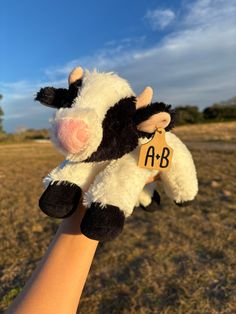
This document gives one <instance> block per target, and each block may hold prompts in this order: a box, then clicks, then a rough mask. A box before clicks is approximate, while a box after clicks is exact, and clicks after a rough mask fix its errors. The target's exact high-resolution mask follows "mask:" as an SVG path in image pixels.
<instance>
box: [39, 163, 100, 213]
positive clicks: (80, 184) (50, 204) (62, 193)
mask: <svg viewBox="0 0 236 314" xmlns="http://www.w3.org/2000/svg"><path fill="white" fill-rule="evenodd" d="M104 166H105V165H104ZM101 168H102V169H103V167H102V164H101V163H97V164H96V165H95V164H92V163H76V162H70V161H68V160H66V161H64V162H63V163H62V164H61V165H59V166H58V167H57V168H56V169H54V170H53V171H52V172H51V173H50V174H49V175H48V176H47V177H46V178H45V179H44V184H45V185H46V186H47V188H46V190H45V191H44V193H43V194H42V196H41V198H40V200H39V207H40V208H41V210H42V211H43V212H44V213H45V214H47V215H48V216H51V217H56V218H65V217H68V216H70V215H72V213H73V212H74V211H75V210H76V208H77V205H78V203H79V200H80V198H81V196H82V190H85V189H87V188H88V186H89V184H91V182H92V181H93V180H94V177H95V176H96V174H97V173H98V171H99V170H100V169H101Z"/></svg>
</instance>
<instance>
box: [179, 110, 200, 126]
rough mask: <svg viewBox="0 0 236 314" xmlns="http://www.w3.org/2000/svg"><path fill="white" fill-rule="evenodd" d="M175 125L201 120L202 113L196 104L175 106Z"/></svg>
mask: <svg viewBox="0 0 236 314" xmlns="http://www.w3.org/2000/svg"><path fill="white" fill-rule="evenodd" d="M175 111H176V125H183V124H193V123H200V122H202V119H203V115H202V112H200V111H199V109H198V107H197V106H182V107H177V108H175Z"/></svg>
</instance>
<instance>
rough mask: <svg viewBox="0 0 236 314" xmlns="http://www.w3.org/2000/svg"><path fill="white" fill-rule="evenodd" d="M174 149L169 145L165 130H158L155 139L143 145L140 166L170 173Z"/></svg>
mask: <svg viewBox="0 0 236 314" xmlns="http://www.w3.org/2000/svg"><path fill="white" fill-rule="evenodd" d="M172 156H173V149H172V148H171V147H170V146H169V145H167V143H166V139H165V130H164V129H162V128H158V129H157V130H156V132H155V134H154V136H153V138H152V139H151V140H150V141H149V142H147V143H145V144H143V145H141V148H140V153H139V161H138V166H139V167H141V168H147V169H151V170H160V171H168V170H169V169H170V167H171V161H172Z"/></svg>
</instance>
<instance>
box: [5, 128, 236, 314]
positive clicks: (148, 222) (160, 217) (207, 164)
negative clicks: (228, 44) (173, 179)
mask: <svg viewBox="0 0 236 314" xmlns="http://www.w3.org/2000/svg"><path fill="white" fill-rule="evenodd" d="M217 125H218V124H217ZM234 128H235V126H234V124H232V123H229V124H225V123H224V129H228V132H229V134H226V135H225V136H224V137H223V138H222V137H221V136H222V135H221V134H219V136H220V137H217V140H218V141H221V140H230V141H231V143H232V141H233V140H234V139H235V137H234V136H235V131H234V130H235V129H234ZM200 129H201V127H200V126H197V127H196V126H192V127H188V128H187V127H181V128H178V129H177V131H176V132H177V133H178V134H179V135H180V137H181V136H182V138H183V137H184V136H186V137H185V140H187V141H188V142H189V141H190V139H193V140H194V141H198V142H199V141H201V140H206V139H207V141H209V140H211V137H210V135H209V134H213V140H215V134H216V133H217V131H216V132H215V131H214V129H215V130H217V129H218V126H216V125H209V126H203V128H202V130H200ZM203 129H204V130H207V131H203ZM181 132H182V133H181ZM204 132H206V133H207V134H205V133H204ZM210 146H211V143H209V147H210ZM193 147H194V146H193ZM192 152H193V156H194V159H195V162H196V165H197V169H198V176H199V183H200V191H199V195H198V197H197V200H196V202H195V203H194V205H192V206H191V207H187V208H178V207H176V206H175V205H174V204H172V203H171V202H170V201H169V200H168V199H167V198H166V197H165V195H164V193H163V192H162V190H161V188H160V193H161V195H162V206H161V207H160V209H159V211H157V212H155V213H146V212H143V211H142V210H141V209H139V208H137V209H136V210H135V212H134V215H133V216H132V217H131V218H130V219H128V221H127V223H126V226H125V229H124V232H123V233H122V235H121V236H120V237H119V238H117V239H116V240H115V241H113V242H111V243H106V244H100V246H99V247H98V250H97V253H96V256H95V259H94V262H93V265H92V268H91V271H90V275H89V278H88V281H87V284H86V287H85V290H84V293H83V297H82V299H81V305H80V313H82V314H83V313H102V314H103V313H109V314H110V313H122V314H123V313H124V314H125V313H171V314H172V313H189V314H190V313H191V314H193V313H196V314H203V313H204V314H205V313H209V314H212V313H225V314H226V313H236V272H235V270H236V253H235V250H236V217H235V214H236V207H235V203H236V202H235V201H236V196H235V194H236V193H235V192H236V183H235V176H234V172H233V169H235V160H236V151H235V149H234V150H233V149H231V150H229V151H228V150H222V149H220V146H218V147H215V146H212V149H210V150H208V153H207V154H204V152H203V150H202V149H198V148H197V149H196V148H194V149H193V151H192ZM61 160H62V157H61V156H59V155H58V154H57V153H56V152H55V151H54V149H52V147H51V146H50V145H49V144H35V143H32V144H22V145H20V144H17V145H4V146H0V194H1V197H0V210H1V213H0V214H1V234H0V237H1V242H0V243H1V257H0V274H1V281H0V286H1V290H0V297H1V309H2V310H3V309H5V308H6V307H7V306H8V304H9V303H10V302H11V301H12V299H13V298H14V297H15V296H16V295H17V293H18V292H19V291H20V289H21V288H22V286H23V284H24V282H25V281H26V280H27V278H28V277H29V276H30V274H31V272H32V270H33V269H34V268H35V267H36V263H37V261H38V260H39V259H40V258H41V257H42V255H43V254H44V252H45V250H46V248H47V246H48V244H49V241H50V239H51V238H52V236H53V234H54V233H55V230H56V229H57V225H58V221H56V220H53V219H50V218H48V217H46V216H44V215H43V214H42V213H41V212H40V210H39V209H38V206H37V202H38V198H39V196H40V194H41V193H42V191H43V188H42V184H41V178H42V177H43V176H44V175H45V174H46V173H47V172H48V171H49V170H50V169H52V168H53V167H54V166H56V165H57V164H58V163H59V162H60V161H61Z"/></svg>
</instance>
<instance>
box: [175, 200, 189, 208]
mask: <svg viewBox="0 0 236 314" xmlns="http://www.w3.org/2000/svg"><path fill="white" fill-rule="evenodd" d="M174 203H175V205H177V206H179V207H188V206H191V205H192V203H193V201H186V202H182V203H177V202H176V201H174Z"/></svg>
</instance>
